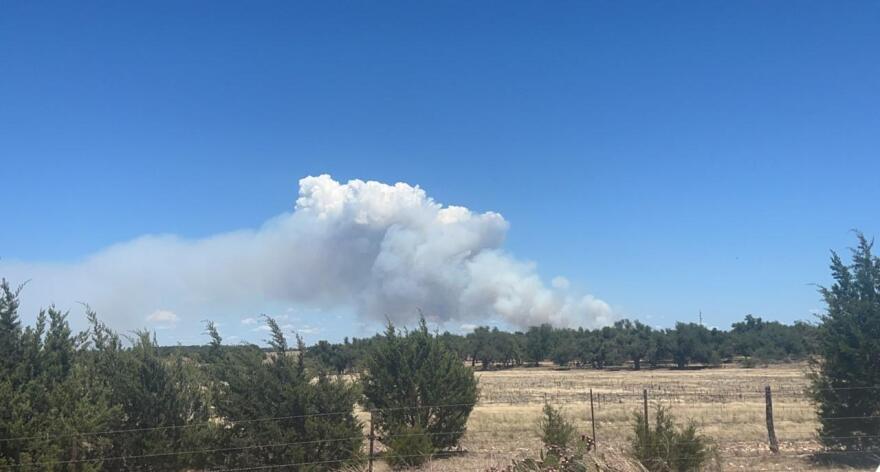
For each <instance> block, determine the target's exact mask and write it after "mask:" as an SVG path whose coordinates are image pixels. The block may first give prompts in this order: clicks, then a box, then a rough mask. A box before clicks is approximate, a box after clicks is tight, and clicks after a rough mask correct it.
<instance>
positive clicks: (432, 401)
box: [362, 318, 477, 450]
mask: <svg viewBox="0 0 880 472" xmlns="http://www.w3.org/2000/svg"><path fill="white" fill-rule="evenodd" d="M362 382H363V389H364V395H365V397H366V400H367V407H368V408H370V409H373V410H375V413H374V419H375V421H376V424H377V425H378V429H379V431H380V432H381V434H383V435H384V436H386V437H387V438H389V439H390V438H393V437H394V436H396V435H400V434H403V432H404V431H407V430H412V429H413V428H417V429H421V430H422V431H424V432H425V434H426V435H427V436H428V437H429V438H430V440H431V443H432V444H433V447H434V449H435V450H441V449H445V448H448V447H453V446H455V445H456V444H458V441H459V440H460V439H461V437H462V436H463V435H464V432H465V425H466V423H467V418H468V416H469V415H470V413H471V410H473V406H474V403H475V402H476V401H477V380H476V378H475V377H474V373H473V371H472V370H471V369H469V368H467V367H466V366H465V365H463V364H462V363H461V361H460V360H459V359H458V356H456V355H455V353H454V352H452V351H451V350H450V349H448V348H447V347H446V346H445V345H444V344H443V343H441V342H440V340H439V339H437V338H436V337H435V336H432V335H431V333H430V332H428V327H427V325H426V323H425V320H424V318H422V319H421V321H420V322H419V327H418V329H416V330H415V331H413V332H409V333H399V332H398V331H397V329H396V328H395V327H394V326H393V325H392V324H391V323H389V324H388V327H387V329H386V331H385V335H384V336H383V337H382V338H381V340H380V341H379V342H377V343H376V344H375V346H374V347H373V350H372V352H371V353H370V355H369V356H368V358H367V361H366V371H365V372H364V375H363V380H362Z"/></svg>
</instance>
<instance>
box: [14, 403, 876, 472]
mask: <svg viewBox="0 0 880 472" xmlns="http://www.w3.org/2000/svg"><path fill="white" fill-rule="evenodd" d="M876 388H880V387H876ZM857 389H863V390H864V389H875V387H844V388H841V389H840V390H843V391H847V390H857ZM657 390H659V391H655V390H653V389H651V390H650V391H651V392H652V393H651V394H652V396H659V398H658V399H656V400H654V402H658V401H659V402H663V401H669V400H670V399H673V400H674V399H677V398H679V397H681V398H686V397H687V398H693V397H695V396H699V397H700V398H708V399H714V398H733V399H739V400H741V399H743V398H749V399H752V398H754V399H755V400H758V399H760V398H764V395H743V393H742V392H743V391H739V392H713V393H709V392H681V391H679V392H676V393H674V394H671V395H670V394H668V391H667V390H666V389H657ZM826 390H833V389H831V388H829V389H826ZM648 391H649V390H648V389H643V391H642V392H640V393H635V392H633V393H631V394H630V393H620V392H598V395H597V397H598V398H597V399H602V398H603V396H604V399H605V401H606V402H607V399H608V398H609V396H610V397H611V398H615V399H616V400H618V401H619V400H621V399H638V400H643V401H644V402H645V404H647V397H646V393H647V392H648ZM791 391H795V390H791ZM773 393H775V394H776V398H775V399H776V400H777V401H778V400H780V399H781V397H783V398H784V397H791V396H793V395H791V394H790V393H785V390H783V391H782V393H780V392H779V391H776V392H773ZM552 398H553V396H549V397H548V396H545V397H543V398H542V399H541V400H543V401H551V400H552ZM556 398H559V399H564V401H566V402H571V400H572V398H575V399H577V400H578V403H587V402H590V399H589V398H588V397H586V392H584V393H583V398H582V399H581V395H575V396H571V395H565V396H561V395H557V396H556ZM768 400H769V398H768ZM590 403H592V402H590ZM601 403H602V401H601V400H599V405H601ZM619 403H621V404H623V402H619ZM489 405H529V406H538V405H539V404H537V403H535V402H533V401H528V400H526V401H488V402H480V401H478V402H475V403H450V404H439V405H417V406H409V407H406V406H405V407H390V408H371V409H364V410H361V411H352V410H348V411H339V412H322V413H313V414H302V415H288V416H276V417H265V418H253V419H238V420H222V419H221V420H217V419H212V420H208V421H203V422H199V423H190V424H186V425H169V426H157V427H149V428H130V429H117V430H106V431H98V432H83V433H69V434H59V435H54V436H52V435H39V436H28V437H24V436H23V437H11V438H0V442H11V441H24V440H51V439H58V438H66V437H95V436H111V435H115V434H147V433H149V432H152V431H161V430H170V429H181V428H192V427H199V426H211V425H213V426H217V427H221V428H223V427H228V426H230V425H248V424H259V423H263V422H274V421H286V420H295V419H307V418H316V417H328V416H340V415H354V416H357V415H358V414H359V413H390V412H395V411H411V410H424V409H443V408H471V407H481V406H489ZM624 405H625V404H624ZM631 406H633V407H635V403H633V404H632V405H631ZM641 406H642V405H639V407H641ZM779 411H784V410H782V409H780V410H779ZM779 411H777V413H778V412H779ZM813 418H815V419H816V420H818V421H838V420H839V421H847V420H848V421H857V420H877V419H880V415H864V416H837V417H834V416H828V417H820V416H813ZM755 419H758V415H755ZM583 420H584V418H581V421H583ZM596 420H597V418H596V416H595V415H591V417H590V418H589V419H587V420H586V421H588V422H593V421H596ZM782 420H783V421H784V418H782ZM370 422H372V417H371V420H370ZM598 422H599V424H601V423H602V419H601V418H598ZM712 424H715V423H712ZM594 425H595V423H594ZM525 432H533V433H534V432H536V428H535V427H533V428H520V429H509V428H507V429H505V428H501V429H482V430H468V429H467V428H465V429H462V430H457V431H450V432H435V433H400V434H384V435H382V437H381V438H379V437H374V439H378V440H380V441H382V442H387V441H388V440H390V439H393V438H397V437H404V436H418V435H423V436H443V435H459V434H462V435H467V436H468V437H469V436H472V435H476V434H504V433H525ZM597 434H598V435H599V436H602V431H601V430H600V431H599V432H596V430H593V439H594V440H596V439H597V438H596V435H597ZM365 438H366V439H369V438H370V436H366V435H364V434H360V435H353V436H348V437H340V438H329V439H316V440H308V441H295V442H280V443H265V444H255V445H247V446H239V447H228V448H212V449H199V450H187V451H167V452H160V453H151V454H140V455H129V456H114V457H96V458H91V459H72V460H62V461H47V462H38V463H31V464H11V465H0V469H10V468H20V467H34V466H43V467H48V466H56V465H66V464H78V463H99V462H114V461H137V460H140V459H149V458H158V457H172V456H184V455H195V454H212V453H221V452H228V453H233V452H243V451H248V450H259V449H268V448H279V447H295V446H301V445H307V444H329V443H334V442H342V441H354V440H358V439H365ZM876 439H880V434H878V435H853V436H821V435H811V436H805V437H794V438H792V437H781V438H780V441H779V444H780V446H781V448H782V449H789V450H783V451H779V452H778V453H774V454H770V453H769V451H768V452H764V453H757V454H755V453H754V452H753V453H752V454H746V453H743V451H738V450H736V449H732V447H735V446H753V445H763V444H766V443H765V442H764V441H759V440H746V441H713V442H714V443H715V444H716V445H719V446H721V445H723V446H729V447H731V449H728V450H727V451H726V452H727V453H729V456H727V457H726V458H727V459H740V458H749V457H767V458H775V457H803V456H810V455H817V454H818V455H853V454H857V455H866V454H874V453H876V452H875V451H873V450H864V451H854V450H834V449H828V448H825V449H820V450H809V451H804V450H801V451H799V450H790V449H791V448H797V447H798V446H799V445H805V444H809V445H813V444H816V443H817V442H821V441H826V440H831V441H838V442H846V441H853V442H856V441H866V440H876ZM609 440H610V438H602V441H603V442H604V443H606V444H607V443H609V442H610V443H611V444H620V442H619V441H609ZM874 442H880V441H874ZM755 452H756V451H755ZM375 454H376V452H375V451H374V450H373V449H372V447H371V448H370V451H369V457H370V458H372V457H374V456H375ZM460 454H464V455H468V456H474V455H485V454H494V455H496V456H505V455H506V454H508V453H504V452H500V451H465V452H461V451H442V452H439V453H433V454H430V456H431V457H435V458H441V457H447V456H451V455H460ZM416 456H425V454H421V455H413V456H398V457H402V458H404V457H416ZM512 458H513V456H512V455H511V458H510V459H506V460H507V461H508V463H509V460H512ZM878 460H880V459H878ZM345 462H349V459H340V460H329V461H317V462H298V463H290V464H281V465H257V466H254V467H244V468H233V469H212V470H217V471H237V470H267V469H277V468H291V467H300V466H305V465H321V464H325V465H327V464H332V463H345ZM459 470H461V469H459ZM750 470H768V471H769V470H791V469H790V468H786V469H754V468H750Z"/></svg>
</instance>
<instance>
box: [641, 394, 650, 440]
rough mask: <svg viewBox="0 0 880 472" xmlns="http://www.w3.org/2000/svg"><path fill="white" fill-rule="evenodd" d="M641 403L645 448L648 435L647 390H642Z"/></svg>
mask: <svg viewBox="0 0 880 472" xmlns="http://www.w3.org/2000/svg"><path fill="white" fill-rule="evenodd" d="M642 401H643V403H644V406H645V441H646V444H645V445H646V446H647V441H648V434H650V433H649V429H650V426H648V389H647V388H646V389H643V390H642Z"/></svg>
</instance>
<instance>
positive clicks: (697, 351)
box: [670, 323, 719, 369]
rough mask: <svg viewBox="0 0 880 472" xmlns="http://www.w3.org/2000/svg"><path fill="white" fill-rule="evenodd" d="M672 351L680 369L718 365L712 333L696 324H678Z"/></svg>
mask: <svg viewBox="0 0 880 472" xmlns="http://www.w3.org/2000/svg"><path fill="white" fill-rule="evenodd" d="M671 338H672V339H671V342H670V349H671V351H672V359H673V361H674V362H675V365H676V366H677V367H678V368H680V369H681V368H684V367H686V366H687V365H688V364H691V363H700V364H716V363H718V362H719V359H718V354H717V351H716V349H715V346H714V344H713V342H712V332H711V331H710V330H709V329H707V328H706V327H705V326H702V325H699V324H696V323H676V324H675V330H674V331H673V332H672V336H671Z"/></svg>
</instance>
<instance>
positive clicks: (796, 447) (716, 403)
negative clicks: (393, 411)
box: [377, 364, 864, 472]
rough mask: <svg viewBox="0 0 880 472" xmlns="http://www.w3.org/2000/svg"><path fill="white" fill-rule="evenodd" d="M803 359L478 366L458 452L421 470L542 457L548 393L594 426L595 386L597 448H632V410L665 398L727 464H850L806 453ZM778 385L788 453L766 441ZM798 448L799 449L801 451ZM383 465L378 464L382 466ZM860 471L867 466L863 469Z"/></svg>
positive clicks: (808, 413)
mask: <svg viewBox="0 0 880 472" xmlns="http://www.w3.org/2000/svg"><path fill="white" fill-rule="evenodd" d="M805 373H806V367H805V366H804V365H798V364H792V365H781V366H771V367H767V368H755V369H743V368H738V367H725V368H719V369H704V370H687V371H674V370H653V371H652V370H645V371H641V372H634V371H629V370H624V371H596V370H568V371H560V370H554V369H552V368H551V367H549V366H542V367H538V368H518V369H512V370H503V371H495V372H480V373H478V374H477V375H478V376H479V378H480V389H481V400H480V404H479V405H478V406H477V407H476V408H475V409H474V411H473V413H472V414H471V417H470V420H469V422H468V434H467V435H466V436H465V438H464V440H463V442H462V448H463V449H464V451H466V452H464V453H463V454H462V455H458V456H454V457H448V458H444V459H438V460H434V461H431V462H430V463H429V464H428V465H426V466H425V467H424V469H425V470H436V471H456V472H463V471H468V470H484V469H485V468H487V467H490V466H503V465H505V464H507V463H509V462H510V460H511V459H513V458H523V457H527V456H533V457H534V456H537V455H538V454H539V451H540V440H539V436H538V431H537V422H538V419H539V417H540V414H541V407H542V403H543V401H544V400H545V399H547V400H548V401H550V402H551V403H554V404H556V405H559V406H562V407H563V409H564V411H565V412H566V413H567V414H568V415H569V416H570V417H571V418H572V419H573V420H574V421H575V423H576V425H577V427H578V430H579V431H580V432H582V433H583V434H590V433H591V423H590V402H589V392H590V389H592V390H593V395H594V407H595V414H596V424H597V438H598V443H599V449H600V452H601V451H609V452H612V451H613V452H615V453H617V454H619V453H621V452H622V451H625V450H626V446H627V442H628V437H629V435H630V430H631V423H632V415H633V412H634V411H635V410H636V409H637V408H641V407H642V399H641V395H642V389H643V388H647V389H648V390H649V403H651V404H655V403H657V402H660V403H663V404H665V405H667V406H669V407H670V409H671V411H672V413H673V414H674V415H675V416H676V417H677V418H678V419H680V420H682V421H684V420H692V421H694V422H696V423H697V424H698V425H699V426H700V429H701V430H702V431H703V432H704V433H705V434H706V435H708V436H710V437H712V438H713V440H714V441H716V443H717V447H718V450H719V453H720V455H721V459H722V465H723V469H724V470H749V471H758V470H792V471H795V470H796V471H800V470H804V471H808V470H823V471H831V470H854V469H852V468H847V467H842V466H835V467H822V466H818V465H814V464H813V463H811V462H810V460H809V453H811V452H813V451H815V450H817V449H818V443H817V442H816V441H815V435H816V428H817V426H818V423H817V422H816V418H815V410H814V408H813V406H812V405H811V404H810V403H809V401H808V400H807V398H806V397H805V395H804V390H805V388H806V386H807V380H806V377H805ZM765 385H770V386H771V387H772V389H773V392H774V396H773V403H774V412H775V422H776V432H777V436H778V437H779V440H780V442H781V446H782V454H781V455H780V456H775V457H774V456H773V455H772V454H770V452H769V451H768V449H767V430H766V426H765V416H764V409H765V404H764V394H763V392H764V386H765ZM796 454H801V455H796ZM383 469H384V465H377V470H383ZM863 470H864V469H863Z"/></svg>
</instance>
